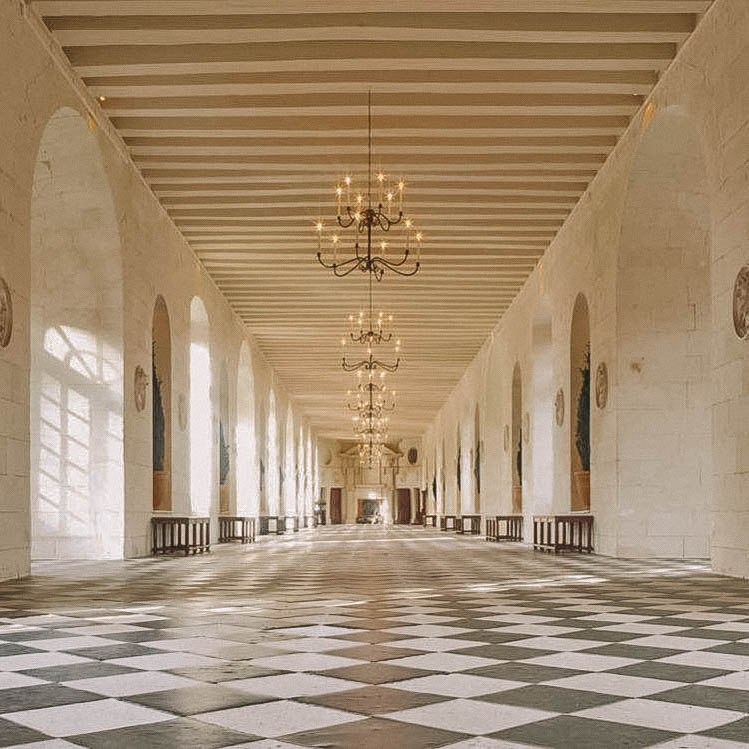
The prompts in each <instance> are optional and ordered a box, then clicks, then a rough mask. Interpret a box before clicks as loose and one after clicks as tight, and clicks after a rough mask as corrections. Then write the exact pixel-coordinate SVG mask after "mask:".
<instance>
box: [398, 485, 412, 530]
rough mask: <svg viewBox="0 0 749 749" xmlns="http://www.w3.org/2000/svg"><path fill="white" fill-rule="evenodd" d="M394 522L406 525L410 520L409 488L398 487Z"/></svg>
mask: <svg viewBox="0 0 749 749" xmlns="http://www.w3.org/2000/svg"><path fill="white" fill-rule="evenodd" d="M395 522H396V523H398V524H399V525H408V524H409V523H410V522H411V490H410V489H398V494H397V505H396V512H395Z"/></svg>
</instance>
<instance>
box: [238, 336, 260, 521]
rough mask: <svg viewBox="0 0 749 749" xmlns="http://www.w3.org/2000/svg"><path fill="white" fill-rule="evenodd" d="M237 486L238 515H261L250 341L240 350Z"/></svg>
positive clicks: (243, 343)
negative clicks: (259, 512) (259, 513)
mask: <svg viewBox="0 0 749 749" xmlns="http://www.w3.org/2000/svg"><path fill="white" fill-rule="evenodd" d="M235 441H236V445H237V449H236V467H235V474H236V487H237V496H236V503H237V514H239V515H257V514H258V511H259V496H258V495H259V487H258V466H257V441H256V437H255V394H254V387H253V378H252V356H251V354H250V347H249V345H248V344H247V341H243V342H242V346H241V347H240V349H239V363H238V365H237V427H236V436H235Z"/></svg>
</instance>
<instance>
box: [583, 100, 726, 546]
mask: <svg viewBox="0 0 749 749" xmlns="http://www.w3.org/2000/svg"><path fill="white" fill-rule="evenodd" d="M710 246H711V204H710V187H709V178H708V169H707V163H706V160H705V157H704V154H703V150H702V146H701V142H700V137H699V134H698V132H697V130H696V128H695V127H694V124H693V123H692V121H691V120H690V118H689V116H688V115H687V113H686V112H685V111H684V110H683V109H682V108H681V107H677V106H672V107H668V108H666V109H664V110H662V111H660V112H657V113H656V116H655V117H654V118H653V120H652V121H651V122H650V124H649V126H648V127H647V128H646V129H645V130H644V132H643V134H642V138H641V141H640V144H639V146H638V150H637V152H636V154H635V157H634V161H633V164H632V170H631V174H630V178H629V183H628V189H627V197H626V201H625V205H624V210H623V214H622V226H621V235H620V240H619V252H618V273H617V336H616V340H617V347H618V366H617V367H616V372H615V374H614V376H613V377H610V379H612V380H613V385H614V387H615V391H614V399H613V401H612V404H611V405H608V406H607V408H611V406H612V405H615V407H616V410H617V429H618V451H619V461H618V466H619V472H618V477H617V481H618V487H617V494H618V498H619V508H618V510H619V514H620V516H621V515H626V516H628V517H631V518H633V521H632V523H631V524H630V525H629V526H628V527H625V526H622V527H621V528H620V537H619V539H618V541H617V554H619V555H626V556H630V555H631V556H644V555H647V556H666V557H671V556H688V557H692V556H700V557H706V556H708V555H709V528H710V521H709V512H710V502H711V475H712V433H711V421H712V418H711V380H710V377H711V362H710V345H711V329H712V327H711V326H712V315H711V279H710ZM597 364H598V363H595V362H594V367H593V373H594V375H595V369H596V366H597ZM595 411H596V413H597V414H598V413H604V412H603V411H601V410H600V409H595ZM644 517H647V521H644V520H643V518H644ZM635 519H636V520H635ZM635 522H637V524H638V527H635V526H634V523H635Z"/></svg>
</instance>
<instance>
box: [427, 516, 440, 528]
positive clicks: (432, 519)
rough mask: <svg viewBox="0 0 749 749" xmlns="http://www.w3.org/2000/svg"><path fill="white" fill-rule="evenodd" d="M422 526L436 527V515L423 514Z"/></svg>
mask: <svg viewBox="0 0 749 749" xmlns="http://www.w3.org/2000/svg"><path fill="white" fill-rule="evenodd" d="M424 527H425V528H436V527H437V516H436V515H424Z"/></svg>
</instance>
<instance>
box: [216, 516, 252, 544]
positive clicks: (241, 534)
mask: <svg viewBox="0 0 749 749" xmlns="http://www.w3.org/2000/svg"><path fill="white" fill-rule="evenodd" d="M254 540H255V518H249V517H245V516H242V515H219V518H218V542H219V543H220V544H223V543H228V542H229V541H239V542H240V543H243V544H251V543H252V542H253V541H254Z"/></svg>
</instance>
